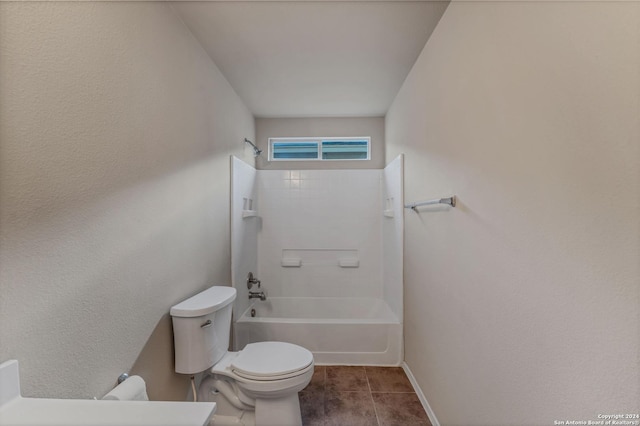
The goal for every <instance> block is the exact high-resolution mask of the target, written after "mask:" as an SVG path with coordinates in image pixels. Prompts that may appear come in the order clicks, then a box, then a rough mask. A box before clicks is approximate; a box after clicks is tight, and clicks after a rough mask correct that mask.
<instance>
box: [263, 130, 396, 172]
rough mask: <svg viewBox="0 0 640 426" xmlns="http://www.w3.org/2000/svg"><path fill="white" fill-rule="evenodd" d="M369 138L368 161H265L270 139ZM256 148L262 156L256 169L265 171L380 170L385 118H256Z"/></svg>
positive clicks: (382, 166) (381, 166) (382, 158)
mask: <svg viewBox="0 0 640 426" xmlns="http://www.w3.org/2000/svg"><path fill="white" fill-rule="evenodd" d="M304 136H315V137H331V136H334V137H343V136H356V137H357V136H370V137H371V160H369V161H272V162H269V161H267V160H268V159H269V156H268V146H269V138H277V137H281V138H284V137H304ZM254 142H256V145H258V146H259V147H260V149H262V150H263V151H264V152H263V153H262V155H261V156H260V157H258V158H257V159H256V168H258V169H265V170H304V169H382V168H384V166H385V161H384V117H343V118H323V117H319V118H257V119H256V140H255V141H254Z"/></svg>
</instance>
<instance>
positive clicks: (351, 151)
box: [322, 140, 369, 160]
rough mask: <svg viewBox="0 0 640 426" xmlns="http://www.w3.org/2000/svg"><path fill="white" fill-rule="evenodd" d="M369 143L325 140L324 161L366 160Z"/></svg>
mask: <svg viewBox="0 0 640 426" xmlns="http://www.w3.org/2000/svg"><path fill="white" fill-rule="evenodd" d="M368 155H369V142H368V141H366V140H324V141H322V159H323V160H366V159H367V157H368Z"/></svg>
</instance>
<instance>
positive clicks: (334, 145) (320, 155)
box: [269, 136, 371, 161]
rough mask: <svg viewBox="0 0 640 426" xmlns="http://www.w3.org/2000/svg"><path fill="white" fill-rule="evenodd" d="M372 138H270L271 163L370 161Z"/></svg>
mask: <svg viewBox="0 0 640 426" xmlns="http://www.w3.org/2000/svg"><path fill="white" fill-rule="evenodd" d="M370 158H371V138H369V137H366V136H363V137H301V138H269V161H318V160H320V161H322V160H325V161H331V160H369V159H370Z"/></svg>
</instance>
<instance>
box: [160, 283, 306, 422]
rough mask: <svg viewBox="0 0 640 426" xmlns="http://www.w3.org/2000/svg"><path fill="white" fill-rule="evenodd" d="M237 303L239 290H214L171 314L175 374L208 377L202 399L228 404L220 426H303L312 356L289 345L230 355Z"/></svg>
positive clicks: (261, 346) (253, 347) (263, 345)
mask: <svg viewBox="0 0 640 426" xmlns="http://www.w3.org/2000/svg"><path fill="white" fill-rule="evenodd" d="M235 297H236V291H235V289H234V288H231V287H222V286H214V287H211V288H209V289H208V290H205V291H203V292H202V293H199V294H197V295H195V296H193V297H191V298H189V299H187V300H185V301H184V302H181V303H179V304H177V305H175V306H174V307H172V308H171V316H172V321H173V327H174V345H175V361H176V367H175V369H176V372H178V373H182V374H190V375H193V374H197V373H201V372H205V373H206V376H205V378H204V379H203V381H202V383H201V386H200V392H199V393H200V398H206V395H203V394H207V393H209V394H210V393H214V394H216V395H217V397H218V398H220V397H222V398H224V399H225V401H221V402H224V403H220V404H218V406H219V409H218V411H217V412H216V416H214V419H213V423H212V424H213V425H215V426H218V425H222V424H239V425H245V426H253V425H254V424H255V425H256V426H300V425H301V424H302V419H301V415H300V405H299V402H298V392H299V391H301V390H302V389H303V388H304V387H305V386H307V385H308V384H309V382H310V381H311V376H312V375H313V366H314V363H313V355H312V354H311V352H310V351H308V350H307V349H305V348H303V347H301V346H298V345H294V344H291V343H285V342H260V343H251V344H248V345H247V346H245V348H243V349H242V350H241V351H239V352H230V351H228V350H227V347H228V344H229V335H230V327H231V304H232V302H233V300H235ZM225 407H229V410H228V412H227V413H225ZM250 411H253V413H247V412H250Z"/></svg>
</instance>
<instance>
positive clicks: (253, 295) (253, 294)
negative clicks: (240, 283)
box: [249, 291, 267, 301]
mask: <svg viewBox="0 0 640 426" xmlns="http://www.w3.org/2000/svg"><path fill="white" fill-rule="evenodd" d="M249 299H260V300H263V301H264V300H267V295H266V294H264V291H250V292H249Z"/></svg>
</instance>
